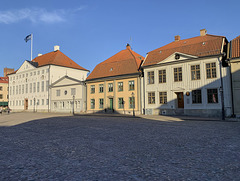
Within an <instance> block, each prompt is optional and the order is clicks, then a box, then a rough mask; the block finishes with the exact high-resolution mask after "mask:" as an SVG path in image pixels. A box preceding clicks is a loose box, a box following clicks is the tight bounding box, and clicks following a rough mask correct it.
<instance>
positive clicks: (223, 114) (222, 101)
mask: <svg viewBox="0 0 240 181" xmlns="http://www.w3.org/2000/svg"><path fill="white" fill-rule="evenodd" d="M218 62H219V69H220V80H221V86H220V94H221V103H222V120H225V112H224V94H223V79H222V63H221V61H220V59H219V57H218Z"/></svg>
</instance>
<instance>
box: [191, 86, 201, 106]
mask: <svg viewBox="0 0 240 181" xmlns="http://www.w3.org/2000/svg"><path fill="white" fill-rule="evenodd" d="M192 103H193V104H201V103H202V92H201V89H199V90H193V91H192Z"/></svg>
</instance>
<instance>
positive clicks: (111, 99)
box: [109, 98, 113, 110]
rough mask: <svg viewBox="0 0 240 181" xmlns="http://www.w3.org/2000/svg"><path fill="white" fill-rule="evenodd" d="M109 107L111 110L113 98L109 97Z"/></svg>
mask: <svg viewBox="0 0 240 181" xmlns="http://www.w3.org/2000/svg"><path fill="white" fill-rule="evenodd" d="M109 103H110V104H109V106H110V107H109V108H110V109H111V110H113V98H109Z"/></svg>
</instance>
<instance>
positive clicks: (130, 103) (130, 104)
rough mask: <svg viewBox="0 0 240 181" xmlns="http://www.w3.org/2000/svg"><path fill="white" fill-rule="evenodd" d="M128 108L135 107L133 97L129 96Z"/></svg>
mask: <svg viewBox="0 0 240 181" xmlns="http://www.w3.org/2000/svg"><path fill="white" fill-rule="evenodd" d="M129 108H130V109H131V108H135V97H129Z"/></svg>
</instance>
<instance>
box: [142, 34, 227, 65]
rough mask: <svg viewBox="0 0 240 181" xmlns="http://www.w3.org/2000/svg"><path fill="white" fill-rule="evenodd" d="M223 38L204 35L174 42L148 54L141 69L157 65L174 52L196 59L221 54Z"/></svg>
mask: <svg viewBox="0 0 240 181" xmlns="http://www.w3.org/2000/svg"><path fill="white" fill-rule="evenodd" d="M223 38H225V37H223V36H215V35H208V34H207V35H205V36H197V37H193V38H189V39H184V40H179V41H174V42H172V43H169V44H167V45H165V46H163V47H161V48H158V49H155V50H153V51H151V52H149V53H148V56H147V57H146V59H145V61H144V63H143V65H142V66H143V67H144V66H148V65H154V64H157V63H159V62H161V61H163V60H165V59H166V58H167V57H169V56H170V55H172V54H173V53H175V52H179V53H184V54H188V55H193V56H197V57H203V56H209V55H217V54H220V53H221V50H222V43H223Z"/></svg>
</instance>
